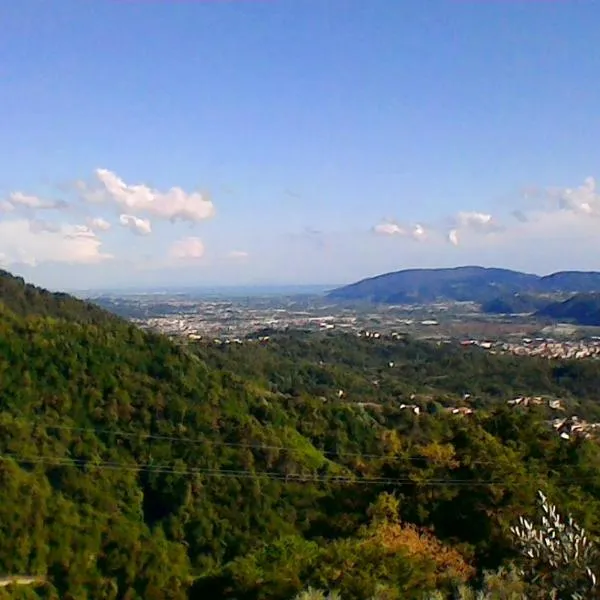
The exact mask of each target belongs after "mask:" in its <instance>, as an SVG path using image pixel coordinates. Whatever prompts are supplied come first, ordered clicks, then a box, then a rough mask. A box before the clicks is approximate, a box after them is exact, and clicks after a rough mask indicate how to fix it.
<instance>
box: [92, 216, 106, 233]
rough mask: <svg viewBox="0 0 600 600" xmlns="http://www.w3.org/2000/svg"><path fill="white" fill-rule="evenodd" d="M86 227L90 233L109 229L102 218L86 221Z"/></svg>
mask: <svg viewBox="0 0 600 600" xmlns="http://www.w3.org/2000/svg"><path fill="white" fill-rule="evenodd" d="M87 225H88V227H89V228H90V229H91V230H92V231H108V230H109V229H110V227H111V225H110V223H109V222H108V221H107V220H106V219H103V218H102V217H95V218H93V219H91V218H90V219H88V220H87Z"/></svg>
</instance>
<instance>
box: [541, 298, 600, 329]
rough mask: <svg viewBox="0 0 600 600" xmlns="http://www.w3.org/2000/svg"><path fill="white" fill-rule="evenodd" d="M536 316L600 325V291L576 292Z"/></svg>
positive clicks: (546, 307)
mask: <svg viewBox="0 0 600 600" xmlns="http://www.w3.org/2000/svg"><path fill="white" fill-rule="evenodd" d="M536 316H539V317H545V318H550V319H554V320H557V321H564V322H571V323H576V324H578V325H600V293H588V294H576V295H575V296H573V297H572V298H569V299H568V300H566V301H564V302H553V303H552V304H549V305H548V306H545V307H544V308H542V309H541V310H539V311H538V312H537V313H536Z"/></svg>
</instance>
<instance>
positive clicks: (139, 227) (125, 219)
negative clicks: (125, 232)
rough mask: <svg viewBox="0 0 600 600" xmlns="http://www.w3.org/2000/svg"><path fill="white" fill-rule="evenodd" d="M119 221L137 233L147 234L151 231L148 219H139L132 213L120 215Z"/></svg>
mask: <svg viewBox="0 0 600 600" xmlns="http://www.w3.org/2000/svg"><path fill="white" fill-rule="evenodd" d="M119 223H120V224H121V225H122V226H123V227H127V228H128V229H129V230H130V231H132V232H133V233H136V234H137V235H149V234H151V233H152V224H151V223H150V221H149V220H148V219H140V218H139V217H135V216H133V215H120V216H119Z"/></svg>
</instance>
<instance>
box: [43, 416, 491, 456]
mask: <svg viewBox="0 0 600 600" xmlns="http://www.w3.org/2000/svg"><path fill="white" fill-rule="evenodd" d="M39 425H40V426H41V427H44V428H46V429H55V430H59V431H72V432H77V433H91V434H94V435H96V434H104V435H116V436H119V437H123V438H129V439H139V438H144V439H150V440H159V441H163V442H176V443H182V444H192V445H203V444H206V445H209V446H217V447H219V446H223V447H226V448H246V449H253V450H272V451H278V452H289V453H290V454H302V453H303V451H302V450H301V449H298V448H290V447H289V446H271V445H268V444H249V443H242V442H225V441H222V440H209V439H206V438H202V439H196V438H188V437H178V436H167V435H157V434H152V433H132V432H127V431H122V430H117V429H96V428H86V427H71V426H69V425H50V424H45V423H40V424H39ZM314 448H315V450H317V451H319V452H320V453H321V454H323V455H324V456H332V457H338V458H362V459H369V460H378V459H380V460H387V461H394V462H419V461H420V462H426V461H430V460H431V459H430V458H429V457H427V456H390V455H386V454H363V453H360V452H336V451H334V450H321V449H319V448H317V447H316V446H315V447H314ZM452 459H457V457H452ZM469 464H470V465H493V464H496V463H495V462H494V461H491V460H474V461H470V462H469Z"/></svg>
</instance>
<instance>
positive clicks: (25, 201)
mask: <svg viewBox="0 0 600 600" xmlns="http://www.w3.org/2000/svg"><path fill="white" fill-rule="evenodd" d="M9 202H10V203H11V204H12V205H13V206H23V207H24V208H41V207H42V206H44V201H43V200H41V199H40V198H38V197H37V196H29V195H27V194H23V193H22V192H13V193H12V194H11V195H10V196H9Z"/></svg>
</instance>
